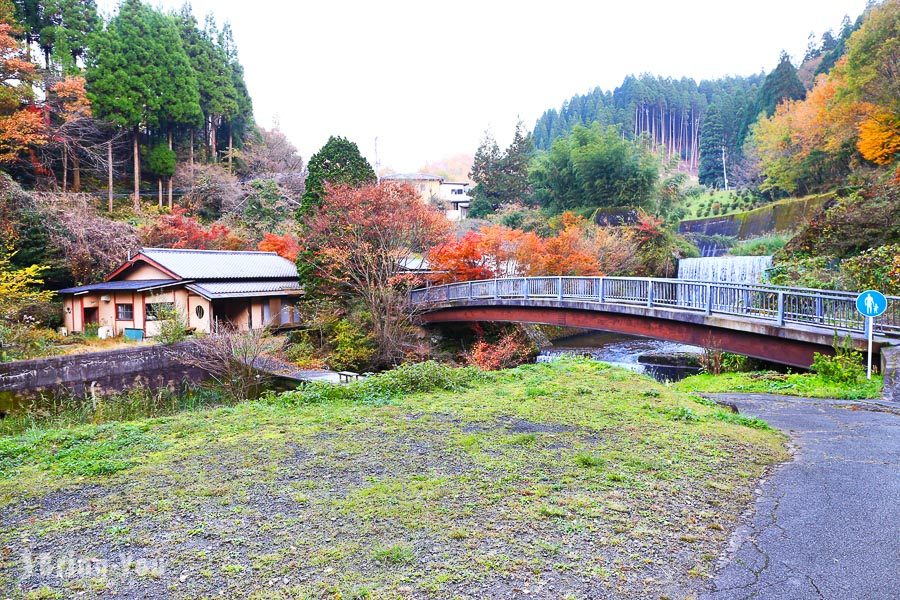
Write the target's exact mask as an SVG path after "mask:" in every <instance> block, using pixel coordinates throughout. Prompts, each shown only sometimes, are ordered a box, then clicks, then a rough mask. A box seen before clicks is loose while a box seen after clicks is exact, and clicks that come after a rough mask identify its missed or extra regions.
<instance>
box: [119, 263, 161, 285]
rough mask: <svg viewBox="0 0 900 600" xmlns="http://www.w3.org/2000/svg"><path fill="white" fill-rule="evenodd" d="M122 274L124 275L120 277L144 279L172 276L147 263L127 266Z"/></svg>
mask: <svg viewBox="0 0 900 600" xmlns="http://www.w3.org/2000/svg"><path fill="white" fill-rule="evenodd" d="M123 275H124V276H123V277H120V279H126V280H140V281H144V280H146V279H171V278H172V276H171V275H169V274H168V273H165V272H163V271H160V270H159V269H157V268H156V267H154V266H153V265H148V264H147V263H136V264H135V265H134V266H133V267H131V268H129V269H128V270H127V271H126V272H125V273H123Z"/></svg>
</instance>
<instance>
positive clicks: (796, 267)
mask: <svg viewBox="0 0 900 600" xmlns="http://www.w3.org/2000/svg"><path fill="white" fill-rule="evenodd" d="M768 273H769V283H772V284H774V285H786V286H791V287H806V288H816V289H822V290H833V289H837V288H838V277H839V273H838V270H837V268H835V260H834V258H833V257H830V256H815V257H811V258H795V259H787V260H785V259H778V260H777V261H776V264H775V266H774V267H772V269H770V270H769V272H768Z"/></svg>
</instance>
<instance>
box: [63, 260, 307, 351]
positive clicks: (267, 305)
mask: <svg viewBox="0 0 900 600" xmlns="http://www.w3.org/2000/svg"><path fill="white" fill-rule="evenodd" d="M58 293H59V294H60V295H61V296H62V298H63V310H64V323H65V327H66V329H67V330H69V331H72V332H83V331H85V329H86V328H90V326H95V327H102V328H106V331H107V332H108V333H109V334H110V335H113V336H116V335H123V334H127V335H128V336H129V337H135V338H144V337H153V336H154V335H156V334H157V333H158V332H159V322H160V315H164V314H166V313H167V311H166V310H164V309H175V310H177V311H178V312H180V313H181V314H182V315H183V318H184V320H185V322H186V324H187V325H188V327H189V328H191V329H194V330H195V331H202V332H207V333H208V332H211V331H213V330H215V328H216V326H217V325H218V324H222V323H228V324H229V325H231V326H234V327H236V328H237V329H239V330H249V329H259V328H261V327H268V326H280V325H286V324H289V323H294V322H296V320H297V311H296V308H295V306H294V305H295V302H296V301H297V299H298V298H299V296H301V295H302V290H301V289H300V283H299V277H298V275H297V267H296V265H295V264H294V263H292V262H291V261H289V260H286V259H284V258H282V257H280V256H278V255H277V254H275V253H274V252H249V251H247V252H244V251H231V250H227V251H226V250H183V249H173V248H144V249H143V250H141V251H140V252H138V253H137V254H136V255H135V256H133V257H130V258H129V259H128V260H127V261H126V262H125V263H124V264H122V265H121V266H120V267H119V268H118V269H116V270H115V271H113V272H112V273H110V275H109V276H108V277H107V278H106V280H105V281H103V282H101V283H93V284H90V285H83V286H78V287H72V288H67V289H64V290H59V292H58Z"/></svg>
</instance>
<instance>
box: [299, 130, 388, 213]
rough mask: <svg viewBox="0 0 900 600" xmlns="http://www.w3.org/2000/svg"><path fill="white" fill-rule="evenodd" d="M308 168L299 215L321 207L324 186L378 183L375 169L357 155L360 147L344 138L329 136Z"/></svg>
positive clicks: (360, 155)
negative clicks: (328, 184)
mask: <svg viewBox="0 0 900 600" xmlns="http://www.w3.org/2000/svg"><path fill="white" fill-rule="evenodd" d="M308 168H309V174H308V175H307V177H306V191H305V192H304V193H303V199H302V201H301V206H300V210H299V215H300V216H304V215H306V214H308V212H309V211H310V210H311V209H312V208H313V207H315V206H318V205H319V204H321V202H322V198H323V197H324V195H325V183H331V184H334V185H340V184H345V185H351V186H354V187H358V186H361V185H365V184H369V183H375V181H376V180H377V177H376V176H375V170H374V169H372V165H370V164H369V161H367V160H366V159H365V158H364V157H363V155H362V154H360V152H359V147H358V146H357V145H356V144H355V143H354V142H351V141H350V140H348V139H346V138H343V137H335V136H331V137H329V138H328V141H327V142H326V143H325V145H324V146H322V148H320V149H319V151H318V152H316V153H315V154H313V155H312V158H310V159H309V166H308Z"/></svg>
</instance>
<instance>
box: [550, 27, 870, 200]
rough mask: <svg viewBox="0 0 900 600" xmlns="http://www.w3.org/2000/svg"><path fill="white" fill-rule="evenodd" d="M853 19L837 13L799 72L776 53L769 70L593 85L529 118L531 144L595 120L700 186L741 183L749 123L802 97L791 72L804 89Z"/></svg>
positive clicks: (833, 55) (838, 49) (840, 46)
mask: <svg viewBox="0 0 900 600" xmlns="http://www.w3.org/2000/svg"><path fill="white" fill-rule="evenodd" d="M861 19H862V17H860V18H859V19H857V21H856V23H855V25H851V22H850V20H849V18H845V20H844V23H843V24H842V26H841V29H840V31H839V32H838V33H837V34H835V33H833V32H830V31H829V32H826V33H825V34H823V35H822V37H821V40H819V41H818V43H816V42H813V41H811V42H810V46H809V48H808V50H807V53H806V55H805V56H804V58H803V62H802V64H801V65H800V68H799V71H798V69H797V68H795V67H794V65H793V64H792V63H791V59H790V57H789V56H788V55H787V54H784V53H783V54H782V55H781V57H780V60H779V63H778V66H777V67H776V68H775V69H774V70H773V71H772V72H771V73H769V74H764V73H760V74H753V75H748V76H729V77H721V78H718V79H713V80H703V81H700V82H699V83H698V82H696V81H695V80H693V79H690V78H686V77H681V78H673V77H660V76H654V75H649V74H642V75H629V76H627V77H626V78H625V79H624V81H623V82H622V83H621V85H619V86H618V87H616V88H615V89H614V90H612V91H604V90H602V89H600V88H595V89H594V90H592V91H590V92H588V93H587V94H576V95H575V96H572V98H570V99H569V100H566V101H565V102H563V104H562V106H561V107H560V108H559V109H549V110H547V111H546V112H544V114H543V115H542V116H541V117H540V118H539V119H538V120H537V123H535V126H534V146H535V148H537V149H539V150H549V149H550V146H551V145H552V143H553V141H554V140H556V139H559V138H560V137H564V136H565V135H567V134H568V133H570V132H571V131H572V129H573V128H574V127H575V126H578V125H582V126H588V125H590V124H591V123H594V122H597V123H600V124H601V126H608V125H612V126H615V127H616V128H617V129H619V130H620V131H622V132H623V133H624V134H625V135H626V136H628V137H629V138H631V139H638V138H640V137H646V139H647V140H648V141H649V142H650V144H651V145H652V146H653V148H654V149H656V150H658V151H659V152H661V153H662V154H663V155H664V156H665V158H666V159H671V158H673V157H674V158H677V159H678V160H680V161H681V163H682V164H681V168H682V169H684V170H685V171H688V172H691V173H695V174H697V175H698V176H699V179H700V183H702V184H704V185H709V186H712V187H717V188H723V187H726V186H725V179H726V178H728V179H729V182H728V184H729V185H728V187H738V186H742V185H744V184H747V183H749V181H748V178H749V177H750V176H751V175H752V173H750V172H748V168H747V166H746V165H745V164H744V151H743V146H744V143H745V141H746V139H747V135H748V133H749V130H750V126H751V125H752V124H753V123H754V122H755V121H756V119H757V117H758V116H759V115H760V114H761V113H762V114H765V115H766V116H769V115H771V114H772V113H773V112H774V111H775V107H776V106H777V105H778V103H779V102H781V101H783V100H785V99H799V98H803V97H804V95H805V93H806V89H805V87H804V85H803V83H802V82H801V80H800V77H799V73H804V74H805V76H806V77H807V78H808V79H809V84H810V86H811V84H812V77H814V76H815V75H816V74H819V73H823V72H827V71H828V70H829V69H830V68H831V67H832V66H833V65H834V64H835V63H836V62H837V59H838V58H839V57H840V56H841V54H843V50H844V46H845V44H846V40H847V39H848V38H849V36H850V35H851V34H852V33H853V31H855V30H856V29H857V28H858V27H859V25H860V23H861ZM723 160H724V169H723Z"/></svg>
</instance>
